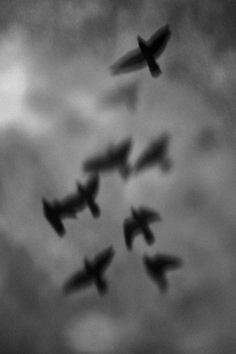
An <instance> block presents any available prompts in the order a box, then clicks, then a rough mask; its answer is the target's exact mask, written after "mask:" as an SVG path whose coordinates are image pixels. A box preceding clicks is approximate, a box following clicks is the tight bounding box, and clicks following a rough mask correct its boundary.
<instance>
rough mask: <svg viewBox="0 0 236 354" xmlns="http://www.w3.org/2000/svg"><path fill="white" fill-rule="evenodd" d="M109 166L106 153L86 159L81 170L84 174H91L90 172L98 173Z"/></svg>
mask: <svg viewBox="0 0 236 354" xmlns="http://www.w3.org/2000/svg"><path fill="white" fill-rule="evenodd" d="M109 164H110V159H109V156H108V155H107V153H105V154H101V155H97V156H95V157H92V158H89V159H87V160H86V161H85V162H84V163H83V169H84V171H86V172H91V171H99V170H103V169H106V168H107V166H109Z"/></svg>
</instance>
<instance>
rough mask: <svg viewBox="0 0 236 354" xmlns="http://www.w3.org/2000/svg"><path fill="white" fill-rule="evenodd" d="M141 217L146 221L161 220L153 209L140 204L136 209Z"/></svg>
mask: <svg viewBox="0 0 236 354" xmlns="http://www.w3.org/2000/svg"><path fill="white" fill-rule="evenodd" d="M138 212H139V215H140V216H141V218H143V219H145V220H146V221H147V222H149V223H150V222H154V221H161V216H160V214H159V213H158V212H157V211H155V210H154V209H151V208H148V207H146V206H141V207H139V209H138Z"/></svg>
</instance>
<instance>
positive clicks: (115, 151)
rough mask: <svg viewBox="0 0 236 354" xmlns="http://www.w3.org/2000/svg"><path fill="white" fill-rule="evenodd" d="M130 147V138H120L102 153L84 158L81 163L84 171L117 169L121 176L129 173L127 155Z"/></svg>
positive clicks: (125, 176) (95, 171) (98, 171)
mask: <svg viewBox="0 0 236 354" xmlns="http://www.w3.org/2000/svg"><path fill="white" fill-rule="evenodd" d="M131 147H132V140H131V138H130V137H129V138H127V139H124V140H122V141H121V142H120V143H119V144H117V145H110V146H108V148H107V149H106V151H105V152H104V153H100V154H98V155H96V156H94V157H92V158H89V159H88V160H86V161H85V162H84V164H83V168H84V171H85V172H93V173H101V172H103V173H104V172H109V171H112V170H118V172H119V173H120V175H121V177H122V178H124V179H125V178H127V177H128V176H129V174H130V173H131V167H130V165H129V163H128V157H129V154H130V151H131Z"/></svg>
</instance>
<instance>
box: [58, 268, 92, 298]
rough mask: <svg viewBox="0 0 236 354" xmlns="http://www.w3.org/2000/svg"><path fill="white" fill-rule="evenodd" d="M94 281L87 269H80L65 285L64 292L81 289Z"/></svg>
mask: <svg viewBox="0 0 236 354" xmlns="http://www.w3.org/2000/svg"><path fill="white" fill-rule="evenodd" d="M91 283H92V279H91V277H90V276H89V275H88V273H87V272H86V270H79V271H78V272H76V273H75V274H74V275H72V277H70V278H69V279H68V280H67V281H66V282H65V284H64V286H63V292H64V294H66V295H67V294H69V293H71V292H74V291H79V290H81V289H83V288H85V287H87V286H88V285H90V284H91Z"/></svg>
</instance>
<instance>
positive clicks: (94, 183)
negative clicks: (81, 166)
mask: <svg viewBox="0 0 236 354" xmlns="http://www.w3.org/2000/svg"><path fill="white" fill-rule="evenodd" d="M86 188H87V191H88V193H90V194H91V195H92V196H95V195H97V193H98V189H99V177H98V174H95V175H93V176H92V177H91V178H90V179H89V180H88V182H87V183H86Z"/></svg>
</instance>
